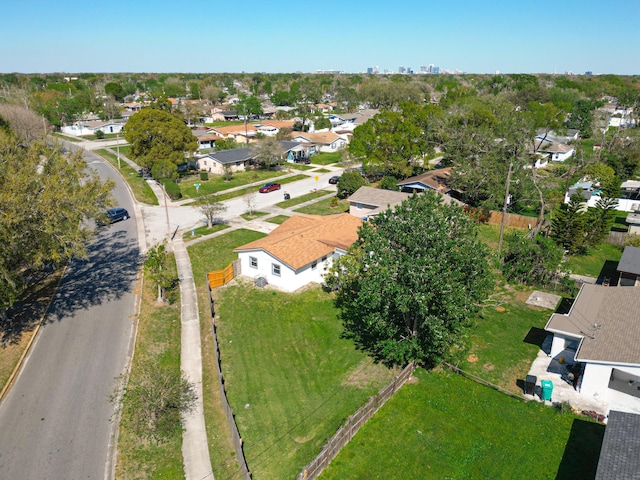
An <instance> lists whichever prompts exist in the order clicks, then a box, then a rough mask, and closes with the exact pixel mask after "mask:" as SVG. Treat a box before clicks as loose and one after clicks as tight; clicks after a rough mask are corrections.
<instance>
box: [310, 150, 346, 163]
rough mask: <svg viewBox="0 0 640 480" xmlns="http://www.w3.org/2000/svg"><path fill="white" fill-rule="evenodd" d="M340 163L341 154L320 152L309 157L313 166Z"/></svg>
mask: <svg viewBox="0 0 640 480" xmlns="http://www.w3.org/2000/svg"><path fill="white" fill-rule="evenodd" d="M341 161H342V152H320V153H318V154H316V155H313V156H312V157H311V163H312V164H314V165H332V164H334V163H338V162H341Z"/></svg>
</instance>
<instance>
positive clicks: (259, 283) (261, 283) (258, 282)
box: [256, 277, 269, 288]
mask: <svg viewBox="0 0 640 480" xmlns="http://www.w3.org/2000/svg"><path fill="white" fill-rule="evenodd" d="M268 283H269V282H267V279H266V278H265V277H258V278H256V287H260V288H264V287H266V286H267V284H268Z"/></svg>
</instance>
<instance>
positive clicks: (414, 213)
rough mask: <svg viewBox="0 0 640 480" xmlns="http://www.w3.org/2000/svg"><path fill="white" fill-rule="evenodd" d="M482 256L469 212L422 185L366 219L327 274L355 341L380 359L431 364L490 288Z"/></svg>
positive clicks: (346, 329)
mask: <svg viewBox="0 0 640 480" xmlns="http://www.w3.org/2000/svg"><path fill="white" fill-rule="evenodd" d="M487 258H488V253H487V249H486V247H485V246H484V244H482V242H481V241H480V240H479V239H478V238H477V236H476V232H475V225H474V224H473V222H472V220H470V219H469V217H468V216H467V215H466V214H464V213H463V211H462V210H461V209H460V208H459V207H456V206H450V205H444V204H443V202H442V199H441V197H439V196H438V195H437V194H435V193H426V194H422V195H414V196H412V197H410V198H409V199H408V200H406V201H405V202H403V203H402V204H401V205H400V206H398V207H396V209H395V211H391V210H388V211H386V212H385V213H382V214H381V215H379V216H377V217H374V218H373V219H372V220H371V222H368V223H365V224H363V225H362V227H361V228H360V230H359V239H358V241H357V242H356V243H355V244H353V245H352V246H351V247H350V248H349V250H348V253H347V254H346V255H344V256H342V257H340V258H339V259H338V260H337V261H336V262H335V264H334V266H333V267H332V268H331V271H330V273H329V274H328V275H327V276H326V277H325V279H326V281H327V283H328V284H329V286H331V287H334V288H336V289H337V293H336V305H337V307H338V308H339V309H340V317H341V319H342V321H343V324H344V335H345V336H346V337H347V338H350V339H352V340H354V342H355V344H356V346H357V347H359V348H361V349H363V350H365V351H366V352H368V353H369V354H370V355H371V356H372V357H373V358H374V359H376V360H378V361H382V362H384V363H385V364H389V365H404V364H406V363H408V362H410V361H416V362H418V363H420V364H423V365H426V366H433V365H435V364H437V363H438V361H440V360H441V359H442V358H443V357H444V356H445V355H446V354H447V351H448V350H449V349H450V348H451V347H452V346H454V345H455V344H457V343H458V342H460V341H461V340H462V337H463V336H464V332H465V328H466V327H468V326H469V325H470V323H471V322H470V318H471V316H472V314H473V313H474V312H475V311H476V309H477V306H478V304H479V302H481V301H482V300H483V299H484V298H485V297H486V295H487V294H488V292H489V290H490V288H491V285H492V282H491V277H490V274H489V264H488V261H487Z"/></svg>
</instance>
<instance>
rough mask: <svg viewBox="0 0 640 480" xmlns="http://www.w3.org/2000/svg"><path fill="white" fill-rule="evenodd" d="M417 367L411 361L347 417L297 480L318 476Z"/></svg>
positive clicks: (310, 479)
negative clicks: (387, 383)
mask: <svg viewBox="0 0 640 480" xmlns="http://www.w3.org/2000/svg"><path fill="white" fill-rule="evenodd" d="M415 369H416V367H415V364H413V363H410V364H409V365H407V366H406V367H404V369H403V370H402V372H400V373H399V374H398V375H397V376H396V377H395V378H394V379H393V381H392V382H391V383H389V385H387V386H386V387H384V388H383V389H382V390H380V391H379V392H378V394H377V395H376V396H375V397H371V398H369V401H368V402H367V403H366V404H365V405H364V406H362V407H360V408H359V409H358V411H357V412H356V413H354V414H353V415H351V416H350V417H349V418H348V419H347V422H346V423H345V424H344V425H343V426H342V427H340V428H339V429H338V431H337V432H336V434H335V435H334V436H333V437H331V438H330V439H329V441H328V442H327V443H326V444H325V446H324V447H323V448H322V451H321V452H320V454H319V455H318V456H317V457H316V458H314V459H313V460H312V461H311V462H310V463H308V464H307V465H306V466H305V467H304V468H303V469H302V472H300V473H299V474H298V476H297V477H296V480H313V479H315V478H318V476H319V475H320V474H321V473H322V471H323V470H324V469H325V468H326V467H327V465H329V463H330V462H331V460H333V459H334V458H335V457H336V455H338V453H340V450H342V447H344V446H345V445H346V444H347V443H349V441H350V440H351V439H352V438H353V437H354V436H355V434H356V433H358V430H359V429H360V427H362V425H364V424H365V422H366V421H367V420H369V419H370V418H371V417H373V415H374V414H375V413H376V412H377V411H378V410H379V409H380V407H381V406H382V405H384V403H385V402H386V401H387V400H389V398H391V397H392V396H393V394H394V393H396V392H397V391H398V390H399V389H400V387H401V386H402V385H404V384H405V382H406V381H407V380H408V379H409V378H410V377H411V375H412V374H413V371H414V370H415Z"/></svg>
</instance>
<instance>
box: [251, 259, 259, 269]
mask: <svg viewBox="0 0 640 480" xmlns="http://www.w3.org/2000/svg"><path fill="white" fill-rule="evenodd" d="M249 266H250V267H251V268H258V258H257V257H249Z"/></svg>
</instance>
